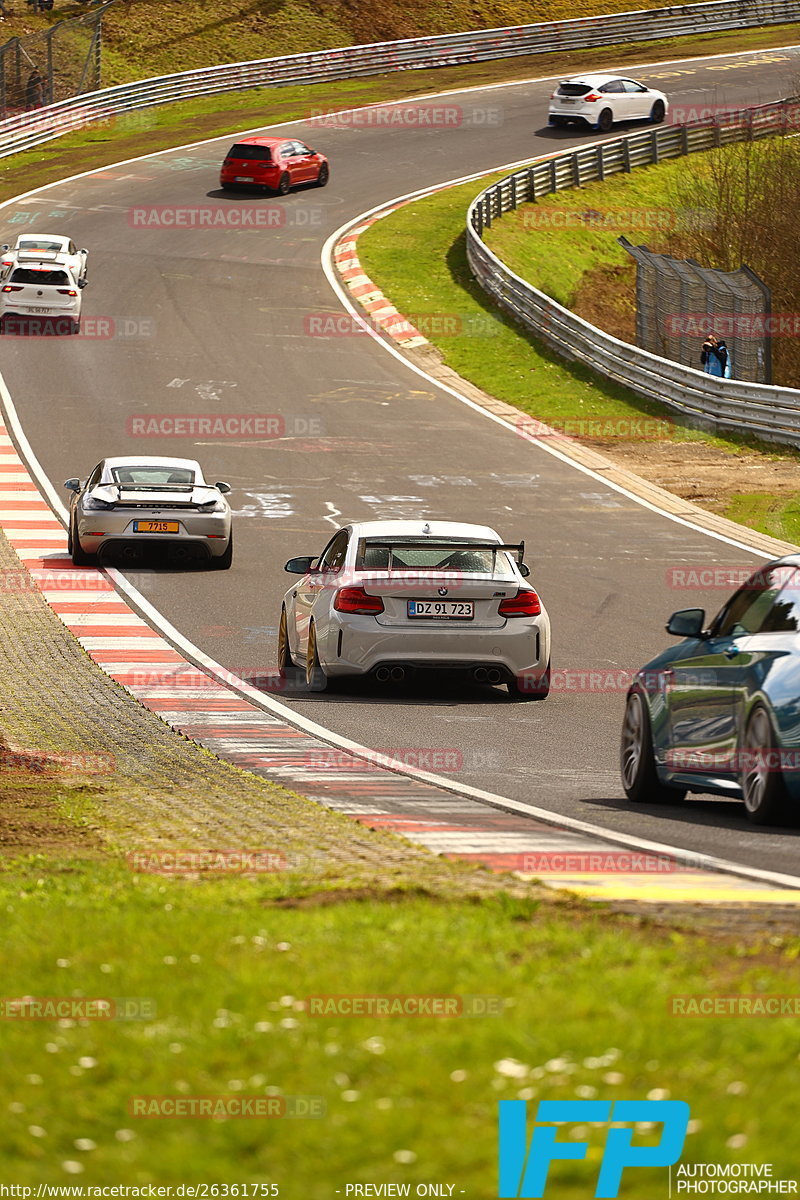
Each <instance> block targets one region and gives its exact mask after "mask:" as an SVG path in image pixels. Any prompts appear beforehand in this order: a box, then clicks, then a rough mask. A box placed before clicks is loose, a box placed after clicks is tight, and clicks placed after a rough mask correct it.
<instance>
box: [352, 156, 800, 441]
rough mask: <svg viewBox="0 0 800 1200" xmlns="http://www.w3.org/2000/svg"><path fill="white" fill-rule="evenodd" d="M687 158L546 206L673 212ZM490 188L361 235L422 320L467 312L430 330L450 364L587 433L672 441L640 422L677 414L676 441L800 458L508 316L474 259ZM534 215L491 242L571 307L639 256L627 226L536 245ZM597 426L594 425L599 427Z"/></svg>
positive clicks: (549, 238)
mask: <svg viewBox="0 0 800 1200" xmlns="http://www.w3.org/2000/svg"><path fill="white" fill-rule="evenodd" d="M676 165H677V164H666V165H665V166H664V167H655V168H642V169H641V170H640V171H636V172H634V173H632V174H631V175H630V176H626V177H625V178H624V179H623V178H622V177H616V178H611V179H610V180H609V181H608V182H607V183H605V184H598V185H589V186H587V187H583V188H581V189H580V191H571V190H570V191H565V192H560V193H559V194H558V195H557V196H553V197H548V198H547V201H546V203H547V205H548V208H550V209H552V210H553V211H557V210H561V211H575V210H578V211H586V210H588V209H594V210H601V211H604V212H605V211H610V210H611V209H612V208H615V207H617V206H619V207H620V208H623V207H626V208H628V209H633V208H636V207H637V206H639V205H642V206H644V207H645V208H646V207H648V205H650V206H652V204H653V203H654V202H655V200H657V201H658V203H659V204H660V206H661V208H662V209H663V208H664V186H665V185H663V184H660V183H658V181H657V180H656V176H657V175H658V172H661V171H663V172H664V173H665V177H666V179H667V181H668V180H669V174H670V172H671V171H672V170H674V169H675V167H676ZM501 177H502V176H501V175H500V174H498V175H495V176H486V178H485V179H484V180H482V181H481V182H482V183H483V185H484V186H488V185H489V184H490V183H491V182H493V181H494V180H496V179H500V178H501ZM626 188H629V189H630V191H627V190H626ZM603 189H608V190H603ZM479 190H480V185H479V184H478V183H476V182H473V183H469V184H464V185H460V186H458V187H455V188H450V189H448V190H446V191H443V192H439V193H437V194H436V195H434V196H432V197H428V198H425V199H423V200H419V201H416V202H414V203H413V204H410V205H407V206H406V207H404V208H402V209H400V210H398V211H397V212H395V213H393V214H391V215H390V216H388V217H384V218H382V219H381V220H380V221H377V222H376V223H375V224H374V225H373V226H371V227H370V228H369V229H368V230H367V231H366V232H365V233H364V234H362V235H361V237H360V238H359V257H360V259H361V262H362V265H363V266H364V269H365V271H366V272H367V274H368V275H369V276H370V278H372V279H373V280H374V281H375V283H376V284H378V286H379V287H380V288H381V289H382V290H383V291H384V292H385V293H386V294H387V296H388V297H389V298H390V300H391V301H392V303H393V304H395V305H396V306H397V308H399V309H400V310H401V311H403V312H406V313H408V314H410V315H411V317H412V319H414V318H415V317H416V316H418V315H419V314H425V313H434V314H447V315H450V316H455V317H456V318H457V319H456V321H455V322H451V324H452V328H453V330H456V331H457V335H454V336H446V335H443V334H442V333H441V332H440V331H438V330H437V329H436V327H435V325H434V326H433V327H432V328H431V330H430V332H429V331H428V329H427V328H426V329H425V330H424V331H425V333H426V336H427V337H428V340H429V341H431V342H432V343H433V344H434V345H435V346H436V348H437V349H438V350H439V351H440V353H441V355H442V358H443V360H444V362H445V363H446V364H447V366H449V367H452V369H453V370H455V371H457V372H458V373H459V374H460V375H462V376H463V377H464V378H466V379H468V380H470V381H471V382H472V383H474V384H476V385H477V386H478V387H480V388H482V389H484V390H485V391H487V392H489V393H490V394H491V395H494V396H497V397H498V398H499V399H501V400H504V401H506V402H507V403H509V404H513V405H514V406H515V407H517V408H519V409H520V410H521V411H522V412H523V413H527V414H529V415H531V416H533V417H535V418H537V419H538V420H541V421H544V422H546V423H548V424H551V425H554V426H556V427H557V428H561V429H565V430H566V432H568V433H571V434H573V435H574V436H576V437H578V438H579V439H580V437H581V429H582V428H584V429H585V428H587V425H586V423H587V422H592V423H594V422H604V423H606V424H605V425H604V428H606V429H612V432H611V433H610V434H609V435H608V436H610V437H611V438H612V440H613V436H614V433H613V429H614V428H616V429H618V431H619V432H618V434H617V436H619V437H620V438H621V439H623V440H625V441H636V440H637V436H636V430H637V428H638V429H640V430H641V429H642V428H643V429H644V433H645V439H646V438H652V437H654V436H655V437H657V438H662V436H663V435H662V434H661V432H660V430H658V428H657V427H656V426H654V425H653V423H652V422H648V423H647V424H645V425H644V426H642V425H641V424H640V419H641V418H643V417H644V418H660V419H661V420H663V419H665V418H666V419H667V420H669V421H670V422H672V423H673V424H672V425H671V428H670V432H669V437H670V439H671V440H674V441H701V442H705V443H708V444H709V445H712V446H715V447H717V448H719V449H722V450H729V451H732V452H735V451H738V450H740V449H741V448H742V447H743V446H744V447H748V448H751V449H755V450H758V451H760V452H761V453H763V454H764V455H765V457H768V458H787V457H788V458H798V457H800V454H798V452H797V451H795V450H793V449H791V448H790V447H781V446H766V445H765V444H764V443H762V442H759V441H758V439H756V438H753V437H750V436H749V435H746V434H743V435H741V436H734V435H729V436H717V435H713V434H710V433H706V432H703V431H701V430H696V429H691V428H689V427H688V426H684V425H681V424H680V423H678V419H677V418H676V417H675V414H673V413H670V412H669V410H667V409H666V408H665V407H664V406H662V405H659V404H657V403H656V402H654V401H652V402H651V401H648V400H646V399H643V398H640V397H637V396H635V395H634V394H633V393H632V392H630V391H629V390H628V389H627V388H624V387H622V386H619V385H616V384H614V383H612V382H609V381H606V380H604V379H603V378H602V377H601V376H599V375H596V374H594V372H592V371H589V370H587V369H585V368H583V367H582V366H580V365H575V364H570V363H568V362H566V361H565V360H564V359H562V358H560V357H558V356H557V355H556V354H554V353H552V352H551V351H550V350H549V349H548V348H547V347H546V346H545V345H544V344H543V343H541V342H539V341H537V339H535V338H534V337H532V336H531V335H529V334H528V333H526V332H525V331H524V330H523V329H522V328H521V327H520V326H519V325H517V324H516V323H515V322H513V321H512V320H511V319H510V318H507V317H506V316H504V315H503V314H502V313H501V312H500V310H499V309H497V308H496V307H495V306H494V305H493V304H492V303H491V302H490V301H489V299H488V297H487V296H486V294H485V293H484V291H483V289H482V288H481V287H480V286H479V285H478V284H477V283H476V282H475V280H474V278H473V276H472V273H471V271H470V268H469V264H468V262H467V258H466V238H465V233H464V224H465V217H466V211H467V208H468V206H469V203H470V201H471V200H472V199H473V198H474V197H475V195H476V194H477V193H478V191H479ZM526 207H527V209H528V210H534V209H535V207H536V206H533V205H530V206H526ZM523 221H524V216H523V210H522V209H519V210H518V211H517V213H516V214H515V215H511V216H510V217H509V216H506V217H504V218H503V221H501V222H497V223H496V224H495V225H493V227H492V229H491V230H490V231H489V232H488V237H487V241H488V244H489V245H490V246H491V247H492V248H493V249H494V250H495V251H496V252H498V253H500V254H501V256H502V257H503V258H504V259H505V261H506V262H508V263H509V265H510V266H512V269H515V270H516V271H517V273H518V274H521V275H527V277H528V278H529V279H531V281H532V282H533V283H535V284H536V286H537V287H540V288H542V290H544V291H549V292H550V294H555V296H556V298H557V299H558V300H560V302H561V303H563V304H566V305H568V304H569V303H570V301H571V299H572V298H573V297H574V294H575V292H576V289H577V288H578V287H579V286H580V282H581V279H582V278H584V277H585V275H586V272H587V271H588V270H590V269H591V268H592V267H593V266H596V265H597V263H598V262H601V263H602V262H606V263H609V264H611V265H614V264H617V263H619V261H620V259H624V258H626V257H627V256H626V255H625V252H624V251H623V250H622V249H621V247H619V246H617V245H616V242H615V241H614V239H615V237H616V236H617V235H616V233H615V234H614V235H613V236H609V234H608V233H607V232H606V233H602V232H600V231H598V230H596V229H594V228H592V227H587V228H584V229H572V228H571V227H570V228H568V229H567V230H566V231H562V230H558V229H549V230H545V231H544V235H543V238H542V244H541V246H539V247H537V248H534V246H533V243H538V242H539V240H540V239H539V233H538V230H537V233H536V236H535V237H534V236H533V235H532V234H531V231H530V229H529V228H526V227H525V225H524V224H523ZM507 222H508V226H507V225H506V223H507ZM634 236H635V231H634ZM631 240H633V239H631ZM638 240H641V238H639V239H638ZM596 428H598V426H597V425H594V424H592V425H590V426H589V429H590V431H591V430H593V429H596Z"/></svg>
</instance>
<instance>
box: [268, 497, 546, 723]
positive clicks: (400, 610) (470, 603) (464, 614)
mask: <svg viewBox="0 0 800 1200" xmlns="http://www.w3.org/2000/svg"><path fill="white" fill-rule="evenodd" d="M523 553H524V545H523V544H522V543H520V544H518V545H509V544H507V543H505V542H503V541H502V539H501V538H500V536H499V534H497V533H495V531H494V530H493V529H489V528H488V527H487V526H484V525H466V524H462V523H460V522H454V521H430V522H428V521H422V520H420V521H370V522H365V523H361V524H353V525H348V526H346V527H345V528H343V529H340V530H338V531H337V532H336V533H335V534H334V535H333V537H332V538H331V539H330V541H329V542H328V545H327V546H326V547H325V549H324V550H323V551H322V553H321V554H319V555H308V556H306V557H302V558H291V559H289V561H288V562H287V564H286V570H287V571H289V572H290V573H291V574H294V575H298V576H300V578H299V579H298V580H297V582H296V583H294V584H293V585H292V586H291V587H290V588H289V590H288V591H287V592H286V595H285V596H284V598H283V604H282V606H281V615H280V625H279V633H278V667H279V670H280V672H281V674H282V675H284V676H286V675H289V674H290V673H291V672H292V671H293V669H295V668H300V669H301V670H303V671H304V672H305V676H306V683H307V685H308V687H309V689H311V690H312V691H324V690H325V689H326V687H327V686H328V682H329V681H330V680H333V679H336V678H337V677H339V678H341V677H344V676H359V675H360V676H366V675H371V676H373V677H375V678H377V679H378V680H379V681H381V682H388V681H391V682H395V683H400V682H401V681H403V680H404V679H407V678H409V677H410V676H412V675H413V674H415V673H416V672H419V671H424V670H428V669H434V670H439V671H458V672H462V673H463V674H465V675H467V676H468V677H469V679H470V680H471V681H473V682H475V683H484V684H490V685H491V684H500V683H504V684H506V685H507V687H508V690H509V692H510V693H511V695H512V696H515V697H517V698H519V699H531V700H537V699H543V698H544V697H545V696H546V695H547V692H548V690H549V685H550V621H549V618H548V616H547V612H546V611H545V608H544V605H543V604H542V602H541V600H540V599H539V596H538V594H537V592H536V591H535V590H534V589H533V588H532V587H531V585H530V584H529V583H527V582H526V578H527V576H528V574H529V571H528V568H527V567H526V566H525V564H524V563H523V561H522V557H523Z"/></svg>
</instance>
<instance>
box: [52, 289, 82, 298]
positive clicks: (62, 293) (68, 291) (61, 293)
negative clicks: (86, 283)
mask: <svg viewBox="0 0 800 1200" xmlns="http://www.w3.org/2000/svg"><path fill="white" fill-rule="evenodd" d="M56 291H57V292H58V294H59V296H77V294H78V293H77V292H76V291H75V289H74V288H56Z"/></svg>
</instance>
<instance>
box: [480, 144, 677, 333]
mask: <svg viewBox="0 0 800 1200" xmlns="http://www.w3.org/2000/svg"><path fill="white" fill-rule="evenodd" d="M695 158H696V156H692V157H691V158H679V159H674V160H672V161H671V162H665V163H662V164H660V165H659V166H657V167H640V168H638V169H637V170H635V171H631V173H630V174H620V175H611V176H610V177H609V178H608V179H607V180H605V181H604V182H603V183H597V184H592V183H590V184H586V185H585V186H583V187H580V188H569V189H568V190H566V191H563V192H558V193H557V194H556V195H554V196H545V197H543V198H542V199H541V200H539V201H537V202H536V203H535V204H524V205H521V206H520V208H519V209H517V211H516V212H514V213H508V214H507V215H506V216H505V217H503V219H502V221H495V222H494V223H493V225H492V227H491V229H487V230H486V234H485V238H484V240H485V242H486V244H487V246H489V247H490V249H491V250H493V251H494V253H495V254H497V255H499V257H500V258H502V260H503V262H505V263H507V265H508V266H509V267H510V268H511V270H512V271H514V272H515V273H516V274H517V275H521V276H522V278H523V279H527V280H529V281H530V282H531V283H533V284H535V286H536V287H538V288H541V290H542V291H543V292H547V294H548V296H552V297H553V299H554V300H557V301H558V302H559V304H563V305H564V306H565V307H567V308H572V307H574V305H575V301H576V298H577V296H578V294H579V292H580V290H581V288H582V286H583V284H584V281H585V279H586V276H587V275H589V274H590V273H592V272H595V271H597V269H598V268H600V267H606V268H622V269H624V270H625V272H626V279H625V282H624V286H625V288H626V290H630V293H631V294H630V302H631V303H630V307H631V312H633V311H634V291H633V288H634V286H635V279H636V274H635V264H634V262H633V259H632V258H631V257H630V255H629V254H628V253H627V252H626V251H625V250H623V248H622V246H620V245H619V243H618V242H617V238H618V237H620V236H624V237H627V238H628V240H629V241H631V242H633V243H634V245H636V244H638V243H640V242H643V241H644V242H646V243H647V244H648V245H649V246H652V247H653V248H654V249H661V246H660V242H661V241H662V240H663V237H664V235H665V234H666V233H668V232H671V231H672V229H673V228H674V226H675V224H677V218H675V217H673V213H674V211H675V198H674V187H675V184H676V182H677V180H678V179H679V178H681V177H682V176H683V175H684V174H685V173H686V172H687V171H691V170H692V169H693V167H696V162H695Z"/></svg>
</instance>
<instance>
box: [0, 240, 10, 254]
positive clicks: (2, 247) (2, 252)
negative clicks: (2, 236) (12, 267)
mask: <svg viewBox="0 0 800 1200" xmlns="http://www.w3.org/2000/svg"><path fill="white" fill-rule="evenodd" d="M10 249H11V247H10V246H9V245H8V243H6V244H5V246H0V254H5V252H6V250H10Z"/></svg>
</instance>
